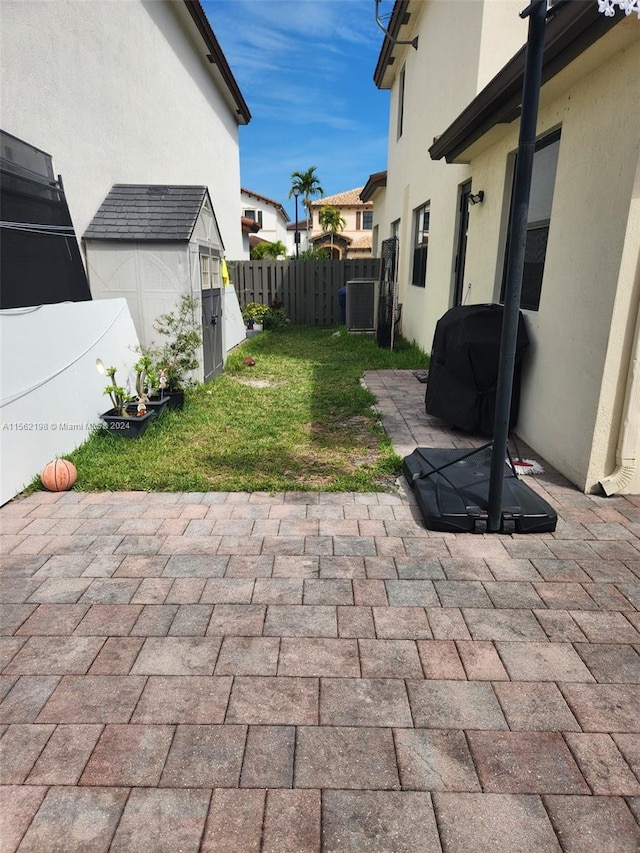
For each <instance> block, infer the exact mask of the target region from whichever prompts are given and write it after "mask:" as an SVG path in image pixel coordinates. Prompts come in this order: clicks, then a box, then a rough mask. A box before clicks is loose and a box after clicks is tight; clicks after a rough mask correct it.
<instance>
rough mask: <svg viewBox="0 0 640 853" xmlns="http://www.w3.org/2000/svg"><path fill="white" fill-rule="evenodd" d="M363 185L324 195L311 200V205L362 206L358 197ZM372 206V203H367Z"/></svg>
mask: <svg viewBox="0 0 640 853" xmlns="http://www.w3.org/2000/svg"><path fill="white" fill-rule="evenodd" d="M363 189H364V187H356V188H355V189H353V190H345V191H344V192H343V193H336V194H335V195H325V196H323V197H322V198H318V199H316V200H315V201H312V202H311V207H322V206H323V205H325V204H330V205H332V206H333V207H340V206H344V207H364V205H363V202H362V200H361V198H360V193H361V192H362V190H363ZM367 206H369V207H373V204H369V205H367Z"/></svg>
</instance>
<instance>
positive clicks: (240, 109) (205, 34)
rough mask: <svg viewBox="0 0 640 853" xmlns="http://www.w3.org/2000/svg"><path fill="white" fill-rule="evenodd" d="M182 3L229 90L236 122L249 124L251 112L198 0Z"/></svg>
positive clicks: (212, 62)
mask: <svg viewBox="0 0 640 853" xmlns="http://www.w3.org/2000/svg"><path fill="white" fill-rule="evenodd" d="M184 5H185V6H186V8H187V10H188V12H189V14H190V15H191V18H192V20H193V22H194V24H195V25H196V27H197V28H198V31H199V33H200V35H201V36H202V38H203V40H204V43H205V45H206V47H207V48H208V50H209V53H208V54H207V59H208V60H209V62H210V63H211V64H212V65H214V66H215V67H216V69H217V70H218V72H219V74H220V77H221V78H222V81H223V83H224V85H225V87H226V89H227V91H228V92H229V95H230V97H231V100H232V101H233V103H234V105H235V119H236V121H237V122H238V124H249V122H250V121H251V112H250V110H249V107H248V105H247V102H246V101H245V99H244V97H243V95H242V92H241V91H240V87H239V86H238V83H237V81H236V78H235V77H234V76H233V72H232V71H231V68H230V67H229V63H228V62H227V58H226V56H225V55H224V53H223V51H222V48H221V47H220V43H219V42H218V39H217V38H216V36H215V33H214V32H213V30H212V29H211V24H210V23H209V21H208V19H207V16H206V14H205V11H204V9H203V8H202V4H201V3H200V0H184Z"/></svg>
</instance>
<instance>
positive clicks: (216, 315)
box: [200, 252, 224, 382]
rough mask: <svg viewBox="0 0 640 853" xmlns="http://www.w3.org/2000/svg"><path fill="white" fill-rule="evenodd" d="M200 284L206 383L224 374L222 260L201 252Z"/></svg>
mask: <svg viewBox="0 0 640 853" xmlns="http://www.w3.org/2000/svg"><path fill="white" fill-rule="evenodd" d="M200 283H201V287H202V346H203V369H204V381H205V382H208V381H209V380H210V379H213V378H214V377H215V376H218V374H220V373H222V368H223V365H224V358H223V354H222V291H221V290H220V259H219V258H218V257H216V256H215V255H213V254H209V253H206V252H200Z"/></svg>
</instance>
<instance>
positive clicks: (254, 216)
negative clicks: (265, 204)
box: [244, 210, 262, 228]
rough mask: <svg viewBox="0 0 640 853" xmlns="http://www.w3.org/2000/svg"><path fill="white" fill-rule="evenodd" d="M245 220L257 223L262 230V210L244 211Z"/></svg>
mask: <svg viewBox="0 0 640 853" xmlns="http://www.w3.org/2000/svg"><path fill="white" fill-rule="evenodd" d="M244 217H245V219H251V220H252V221H253V222H257V223H258V225H259V226H260V227H261V228H262V211H261V210H245V211H244Z"/></svg>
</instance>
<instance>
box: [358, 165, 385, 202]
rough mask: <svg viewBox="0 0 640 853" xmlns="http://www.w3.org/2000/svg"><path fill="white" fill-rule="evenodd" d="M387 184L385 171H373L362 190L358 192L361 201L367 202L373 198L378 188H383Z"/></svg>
mask: <svg viewBox="0 0 640 853" xmlns="http://www.w3.org/2000/svg"><path fill="white" fill-rule="evenodd" d="M386 186H387V173H386V171H384V172H374V173H373V174H372V175H369V180H368V181H367V183H366V184H365V185H364V187H363V189H362V192H361V193H360V198H361V200H362V201H364V202H367V201H371V200H372V199H373V196H374V195H375V193H376V192H377V191H378V190H381V189H383V188H384V187H386Z"/></svg>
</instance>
